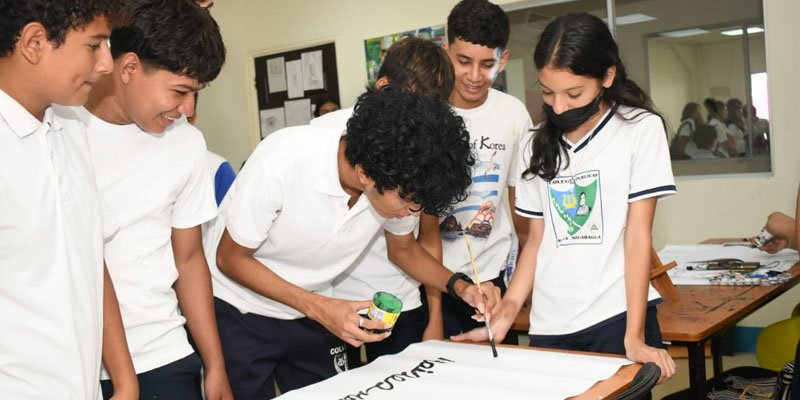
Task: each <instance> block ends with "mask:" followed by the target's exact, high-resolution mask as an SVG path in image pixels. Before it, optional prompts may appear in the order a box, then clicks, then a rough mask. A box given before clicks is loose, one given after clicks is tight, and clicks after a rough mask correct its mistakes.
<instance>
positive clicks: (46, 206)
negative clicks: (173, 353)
mask: <svg viewBox="0 0 800 400" xmlns="http://www.w3.org/2000/svg"><path fill="white" fill-rule="evenodd" d="M117 11H118V10H117V6H116V4H115V2H114V1H86V0H25V1H22V0H4V1H3V2H0V15H2V19H0V32H2V34H0V182H2V183H0V186H2V190H0V204H2V207H0V310H2V311H0V312H2V315H3V317H2V318H1V319H0V332H1V333H0V391H1V392H2V394H0V397H2V398H4V399H28V400H37V399H42V400H44V399H53V398H61V399H97V398H98V397H99V396H100V383H99V381H98V377H99V375H100V365H101V356H102V362H103V363H105V365H106V367H107V368H108V370H109V372H110V373H111V376H112V377H113V380H114V385H115V386H116V388H117V391H116V393H115V395H116V396H117V398H118V399H136V398H138V397H139V391H138V386H137V384H136V375H135V374H134V371H133V364H132V363H131V359H130V354H129V352H128V348H127V346H126V344H125V333H124V331H123V327H122V320H121V318H120V314H119V306H118V304H117V298H116V295H115V293H114V286H113V285H112V283H111V280H110V278H109V275H108V272H107V270H106V268H105V266H104V265H103V239H104V238H107V237H110V236H111V235H112V234H113V232H114V230H115V229H116V225H115V222H114V220H113V218H111V217H110V215H108V210H107V209H106V207H103V203H102V201H101V198H100V196H99V194H98V191H97V187H96V185H95V178H94V172H93V171H92V167H91V161H90V160H89V158H88V149H87V148H86V136H85V135H86V132H85V129H84V126H83V124H80V123H79V122H77V121H75V119H74V118H70V116H71V112H70V111H69V109H67V108H65V107H60V106H52V104H53V103H58V104H62V105H67V106H69V105H72V106H79V105H82V104H83V103H85V102H86V99H87V97H88V95H89V90H90V89H91V88H92V85H93V84H94V83H95V82H96V81H97V80H98V79H100V77H101V76H103V75H106V74H108V73H110V72H111V70H112V68H113V61H112V59H111V53H110V51H109V48H108V37H109V35H110V33H111V26H110V23H109V22H110V21H112V20H114V19H116V18H117V16H118V12H117ZM73 117H74V116H73Z"/></svg>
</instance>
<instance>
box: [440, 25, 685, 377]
mask: <svg viewBox="0 0 800 400" xmlns="http://www.w3.org/2000/svg"><path fill="white" fill-rule="evenodd" d="M534 62H535V64H536V68H537V69H538V78H539V82H540V84H541V86H542V96H543V98H544V106H543V107H544V111H545V114H546V115H547V119H546V120H545V122H543V123H542V124H540V125H539V126H538V127H537V128H535V129H534V132H533V134H532V136H531V137H530V138H527V139H525V140H524V141H523V142H522V145H521V146H520V152H521V156H520V163H519V166H520V167H519V168H518V171H517V172H516V175H517V176H521V178H520V180H519V182H518V187H517V197H516V211H517V213H519V214H520V215H522V216H527V217H528V218H529V223H530V229H529V232H528V238H527V241H526V242H525V243H524V245H523V248H522V252H521V254H520V257H519V260H518V262H517V269H516V271H515V272H514V276H513V278H512V280H511V284H510V287H509V288H508V292H507V293H506V295H505V296H504V298H503V304H502V311H501V312H500V313H499V314H495V315H493V316H492V327H493V329H494V334H495V338H497V339H502V338H503V337H504V336H505V335H506V333H507V332H508V329H509V328H510V327H511V324H512V323H513V322H514V319H515V318H516V316H517V313H519V310H520V308H521V307H522V305H523V303H524V302H525V300H526V298H527V297H528V296H529V295H532V303H531V304H532V309H531V315H530V332H529V334H530V342H531V345H532V346H540V347H550V348H559V349H569V350H580V351H593V352H601V353H614V354H623V355H625V356H626V357H628V358H629V359H630V360H632V361H635V362H641V363H645V362H654V363H656V364H657V365H658V366H659V368H660V369H661V379H660V381H661V382H663V381H664V380H665V379H668V378H669V377H670V376H672V375H673V374H674V373H675V363H674V361H673V360H672V358H671V357H670V356H669V354H668V353H667V352H666V350H664V349H663V348H662V347H663V345H662V343H661V332H660V329H659V326H658V319H657V315H656V314H657V310H656V302H657V301H658V300H659V296H658V293H657V292H656V291H655V289H653V288H652V287H651V286H650V284H649V283H650V270H651V268H652V267H651V264H650V252H651V249H652V241H651V237H652V233H651V231H652V223H653V215H654V214H655V208H656V202H657V200H658V198H660V197H665V196H669V195H672V194H674V193H675V182H674V179H673V176H672V171H671V169H670V160H669V152H668V149H667V143H666V135H665V126H664V121H663V119H662V118H661V117H660V116H659V115H658V114H657V113H656V112H655V111H654V110H653V106H652V103H651V101H650V99H649V97H648V96H647V93H645V92H644V91H643V90H642V89H641V88H640V87H639V86H638V85H636V83H635V82H633V81H632V80H630V79H629V78H628V76H627V73H626V70H625V66H624V65H623V63H622V60H621V59H620V57H619V52H618V48H617V44H616V43H615V42H614V39H613V37H612V36H611V33H610V32H609V30H608V27H607V26H606V25H605V23H604V22H603V21H602V20H601V19H600V18H598V17H596V16H593V15H590V14H586V13H579V14H567V15H564V16H560V17H558V18H556V19H555V20H553V21H552V22H551V23H550V24H548V25H547V27H546V28H545V30H544V31H543V32H542V34H541V37H540V39H539V42H538V43H537V45H536V48H535V50H534ZM581 194H586V197H587V201H586V202H587V203H588V205H589V206H590V207H592V208H591V211H590V213H589V214H588V215H577V213H576V211H577V208H578V206H579V202H578V198H579V197H580V196H581ZM486 337H487V331H486V329H485V328H478V329H475V330H473V331H471V332H469V333H467V334H464V335H459V336H456V337H454V338H453V339H454V340H486Z"/></svg>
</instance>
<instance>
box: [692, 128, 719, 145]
mask: <svg viewBox="0 0 800 400" xmlns="http://www.w3.org/2000/svg"><path fill="white" fill-rule="evenodd" d="M716 140H717V130H716V128H714V127H713V126H711V125H708V124H703V123H700V124H697V126H696V127H695V128H694V131H693V132H692V141H693V142H694V143H695V144H696V145H697V148H699V149H706V150H713V149H712V148H711V146H713V145H714V142H715V141H716Z"/></svg>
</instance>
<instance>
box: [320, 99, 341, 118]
mask: <svg viewBox="0 0 800 400" xmlns="http://www.w3.org/2000/svg"><path fill="white" fill-rule="evenodd" d="M338 109H339V103H338V102H336V100H333V99H332V98H330V97H328V96H327V95H325V96H320V97H319V98H318V99H317V101H316V102H315V103H314V117H319V116H322V115H325V114H327V113H330V112H334V111H336V110H338Z"/></svg>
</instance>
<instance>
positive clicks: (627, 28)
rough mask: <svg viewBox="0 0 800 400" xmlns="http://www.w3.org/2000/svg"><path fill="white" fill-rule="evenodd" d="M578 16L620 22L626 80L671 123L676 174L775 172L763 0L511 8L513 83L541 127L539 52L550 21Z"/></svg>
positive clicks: (643, 0)
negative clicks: (535, 51)
mask: <svg viewBox="0 0 800 400" xmlns="http://www.w3.org/2000/svg"><path fill="white" fill-rule="evenodd" d="M570 12H589V13H592V14H594V15H597V16H598V17H600V18H604V19H606V18H607V15H614V16H615V19H614V20H615V22H616V24H615V26H614V27H613V28H614V31H615V33H616V39H617V43H618V44H619V48H620V53H621V55H622V57H623V61H624V63H625V65H626V67H627V68H628V75H629V76H630V77H631V78H632V79H633V80H635V81H636V82H637V83H638V84H639V85H640V86H641V87H643V88H645V90H647V91H648V92H649V94H650V96H651V97H652V99H653V102H654V104H655V106H656V107H657V108H658V110H659V111H660V112H661V113H662V115H663V116H664V118H665V120H666V124H667V138H666V140H668V142H669V144H670V153H671V156H672V159H673V172H674V174H675V175H677V176H680V175H684V176H686V175H717V174H729V173H763V172H770V171H771V161H770V146H771V136H770V135H771V132H770V129H769V103H768V99H767V79H768V77H767V69H766V54H765V45H764V31H765V29H768V28H767V27H765V26H764V20H763V7H762V2H761V0H737V1H736V2H731V1H727V0H703V1H696V0H616V1H615V2H614V7H613V9H612V10H608V9H607V4H606V1H605V0H577V1H567V2H560V3H557V4H551V5H545V6H536V7H531V8H526V9H518V10H512V11H509V12H508V15H509V19H510V21H511V37H510V40H509V64H512V62H513V63H515V64H514V65H516V66H517V67H518V70H519V72H516V73H515V72H514V71H511V72H512V73H511V74H509V77H508V79H507V81H506V85H507V87H508V90H509V91H512V90H517V92H518V93H519V95H518V97H523V98H524V101H525V103H526V105H527V107H528V110H529V111H530V113H531V116H532V118H533V119H534V121H535V122H536V121H541V119H542V115H543V114H542V112H541V110H542V108H541V105H542V97H541V92H540V90H539V88H538V87H537V85H536V69H535V66H534V65H533V56H532V53H533V48H534V46H535V45H536V41H537V40H538V38H539V34H540V33H541V31H542V30H543V29H544V27H545V26H546V25H547V23H549V22H550V21H551V20H552V19H553V18H555V17H556V16H558V15H562V14H566V13H570ZM513 60H516V61H513ZM520 87H521V88H524V90H522V89H519V88H520ZM515 88H516V89H515Z"/></svg>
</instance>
